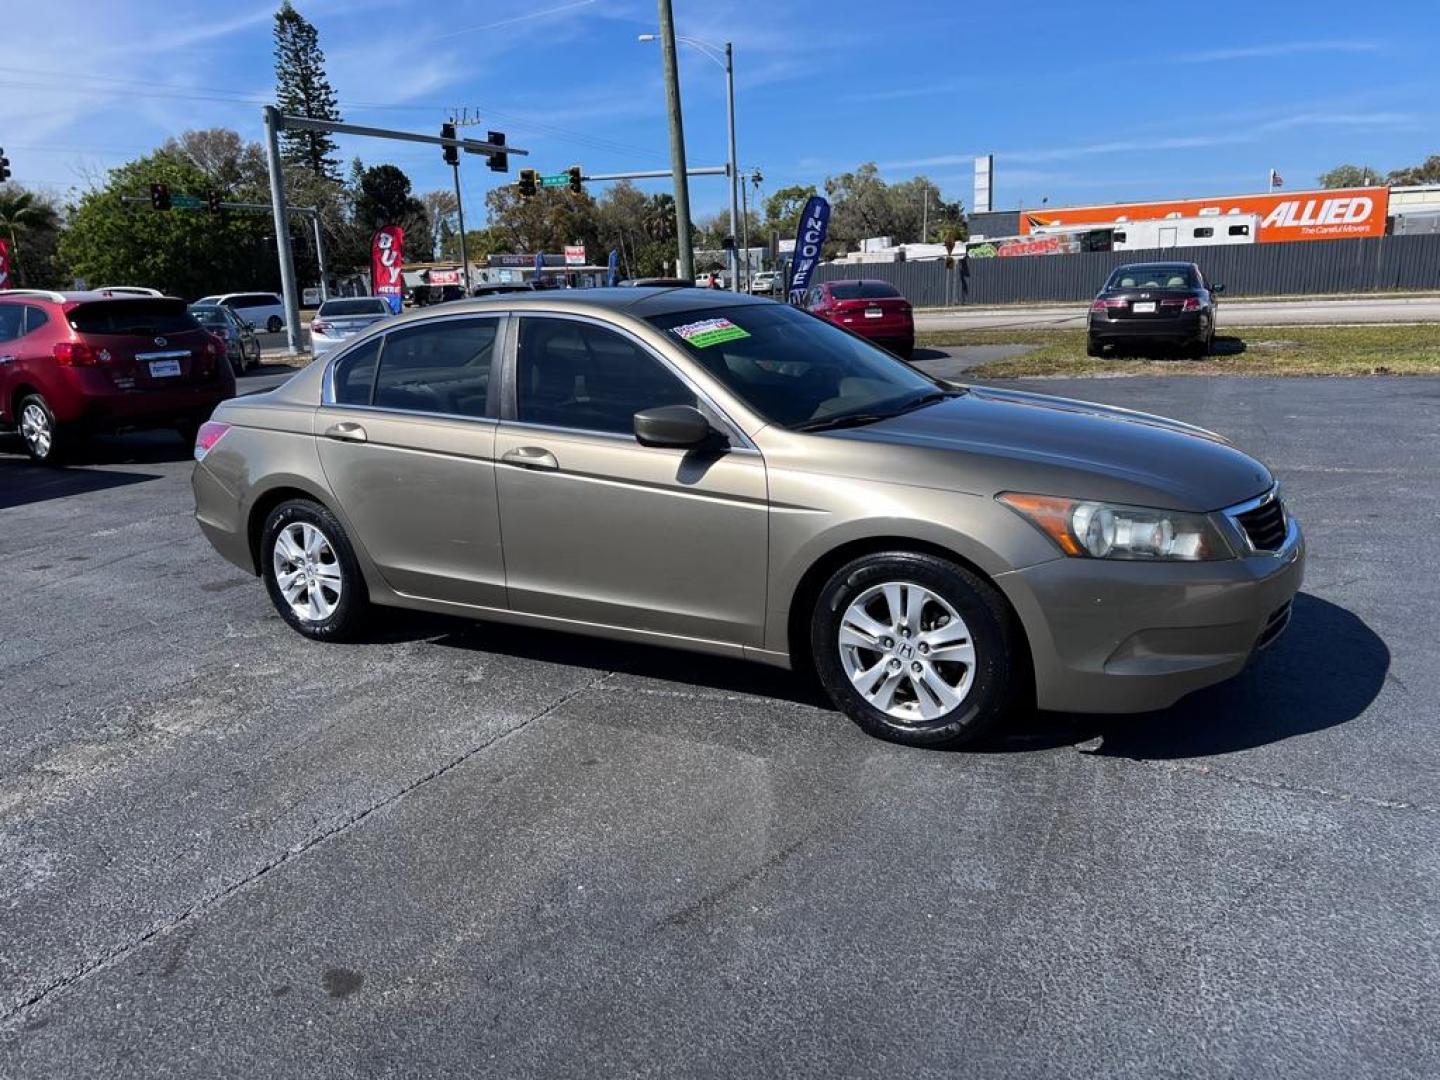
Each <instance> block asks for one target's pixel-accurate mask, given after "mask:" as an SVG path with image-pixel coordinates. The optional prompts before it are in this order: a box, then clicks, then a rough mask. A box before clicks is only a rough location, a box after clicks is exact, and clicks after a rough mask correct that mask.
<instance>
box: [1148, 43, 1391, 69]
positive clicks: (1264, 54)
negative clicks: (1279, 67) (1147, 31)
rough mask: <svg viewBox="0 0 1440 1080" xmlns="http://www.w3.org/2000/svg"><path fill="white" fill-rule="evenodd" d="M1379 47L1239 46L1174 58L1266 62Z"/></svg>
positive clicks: (1378, 47)
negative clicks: (1311, 54) (1304, 55)
mask: <svg viewBox="0 0 1440 1080" xmlns="http://www.w3.org/2000/svg"><path fill="white" fill-rule="evenodd" d="M1383 47H1384V46H1382V45H1381V44H1380V43H1379V42H1376V41H1351V40H1346V39H1342V40H1336V41H1284V42H1276V43H1274V44H1271V45H1240V46H1236V47H1234V48H1229V49H1208V50H1206V51H1204V52H1194V53H1184V54H1182V55H1180V56H1176V57H1173V60H1174V62H1175V63H1179V64H1215V63H1221V62H1223V61H1227V60H1269V59H1276V58H1279V57H1283V56H1300V55H1303V54H1306V53H1375V52H1380V51H1381V49H1382V48H1383Z"/></svg>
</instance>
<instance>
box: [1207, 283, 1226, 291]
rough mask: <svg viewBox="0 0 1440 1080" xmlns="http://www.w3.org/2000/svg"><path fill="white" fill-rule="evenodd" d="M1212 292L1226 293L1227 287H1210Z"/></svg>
mask: <svg viewBox="0 0 1440 1080" xmlns="http://www.w3.org/2000/svg"><path fill="white" fill-rule="evenodd" d="M1210 291H1211V292H1224V291H1225V286H1224V285H1211V286H1210Z"/></svg>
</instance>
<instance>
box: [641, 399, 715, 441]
mask: <svg viewBox="0 0 1440 1080" xmlns="http://www.w3.org/2000/svg"><path fill="white" fill-rule="evenodd" d="M719 434H720V433H719V432H717V431H716V430H715V429H714V428H712V427H711V426H710V421H709V420H707V419H705V416H704V414H703V413H701V412H700V410H699V409H697V408H695V406H693V405H659V406H656V407H655V408H653V409H643V410H641V411H640V412H637V413H636V414H635V438H636V440H637V441H638V442H639V443H640V445H641V446H660V447H669V448H672V449H680V450H693V449H695V448H696V447H700V446H705V445H706V444H708V443H710V442H712V441H713V440H715V439H716V438H717V437H718V436H719Z"/></svg>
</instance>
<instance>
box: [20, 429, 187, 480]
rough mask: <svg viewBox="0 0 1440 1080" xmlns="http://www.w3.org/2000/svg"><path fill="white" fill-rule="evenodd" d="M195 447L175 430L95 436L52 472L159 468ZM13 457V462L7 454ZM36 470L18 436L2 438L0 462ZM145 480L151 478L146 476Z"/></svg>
mask: <svg viewBox="0 0 1440 1080" xmlns="http://www.w3.org/2000/svg"><path fill="white" fill-rule="evenodd" d="M193 453H194V448H193V447H191V445H190V444H189V443H187V442H185V441H184V440H183V439H181V438H180V437H179V436H178V435H176V434H175V433H174V432H173V431H136V432H129V433H126V434H124V435H95V436H92V437H90V438H88V439H85V440H84V441H82V442H80V443H79V444H78V445H76V446H74V447H72V448H71V450H70V451H69V452H68V453H67V455H66V458H65V462H64V464H63V465H59V466H53V467H50V468H49V469H48V471H50V472H59V471H62V470H63V469H66V468H72V467H74V466H83V465H159V464H162V463H164V462H167V461H188V460H189V459H190V457H191V455H192V454H193ZM7 454H14V455H15V457H14V458H13V459H9V458H6V457H5V456H4V455H7ZM10 461H13V462H14V464H16V465H23V466H25V467H27V468H36V466H33V465H31V464H30V462H29V459H28V458H27V457H26V456H25V444H24V443H22V442H21V441H20V436H19V435H14V434H7V435H0V463H7V462H10ZM146 479H151V478H150V477H146Z"/></svg>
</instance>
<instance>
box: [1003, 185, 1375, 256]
mask: <svg viewBox="0 0 1440 1080" xmlns="http://www.w3.org/2000/svg"><path fill="white" fill-rule="evenodd" d="M1389 209H1390V189H1389V188H1387V187H1360V188H1331V189H1328V190H1323V191H1288V192H1282V191H1271V192H1266V193H1264V194H1260V195H1224V196H1220V197H1217V198H1211V199H1176V200H1172V201H1169V202H1148V203H1109V204H1106V205H1104V206H1070V207H1057V208H1055V209H1053V210H1052V209H1048V208H1047V209H1045V210H1040V211H1034V212H1031V211H1026V212H1024V213H1022V214H1021V215H1020V232H1021V233H1024V234H1029V233H1030V232H1031V230H1033V229H1036V228H1040V227H1043V226H1046V225H1110V224H1115V223H1117V222H1126V221H1155V220H1160V219H1164V218H1173V217H1181V218H1195V217H1210V216H1212V215H1213V216H1224V215H1227V214H1254V215H1256V216H1257V217H1258V218H1259V219H1260V231H1259V235H1257V236H1256V238H1255V239H1256V241H1257V242H1258V243H1261V244H1275V243H1284V242H1286V241H1290V240H1336V239H1343V238H1348V237H1359V236H1384V235H1385V217H1386V214H1387V213H1388V212H1389Z"/></svg>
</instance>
